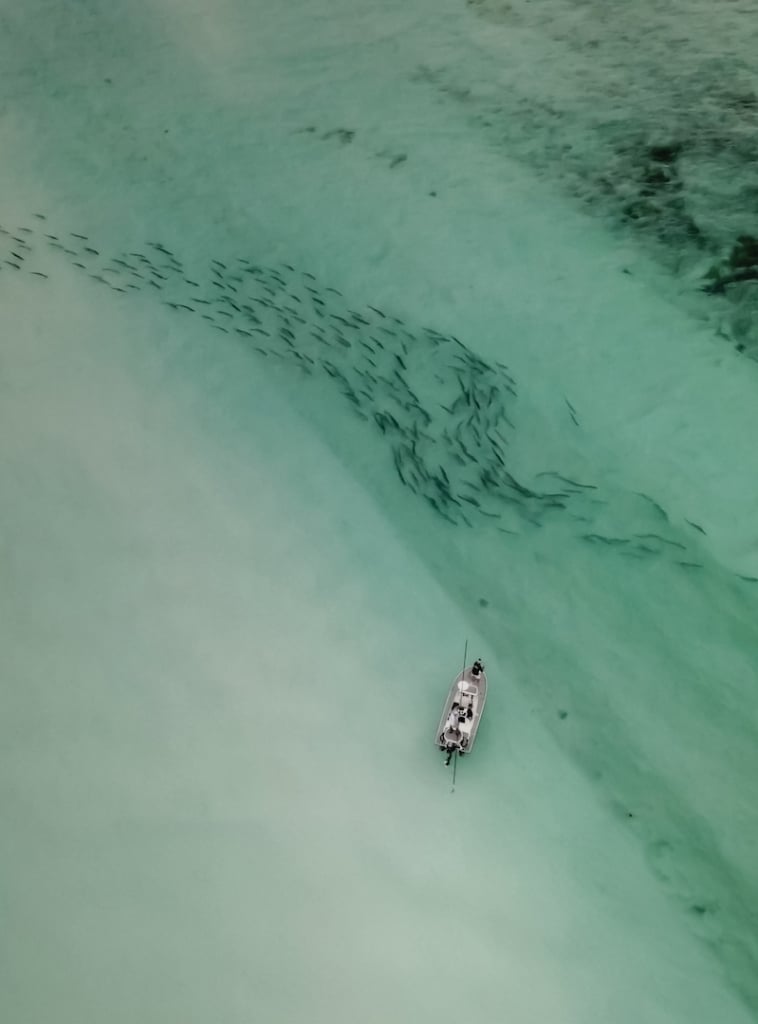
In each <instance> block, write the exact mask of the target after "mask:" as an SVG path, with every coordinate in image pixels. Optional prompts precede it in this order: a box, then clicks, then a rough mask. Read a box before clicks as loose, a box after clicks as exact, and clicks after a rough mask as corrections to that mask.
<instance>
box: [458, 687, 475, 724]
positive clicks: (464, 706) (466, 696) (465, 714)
mask: <svg viewBox="0 0 758 1024" xmlns="http://www.w3.org/2000/svg"><path fill="white" fill-rule="evenodd" d="M473 703H474V699H473V697H472V696H471V694H470V693H462V694H461V699H460V702H459V704H458V721H459V722H465V721H466V719H467V718H473V717H474V708H473Z"/></svg>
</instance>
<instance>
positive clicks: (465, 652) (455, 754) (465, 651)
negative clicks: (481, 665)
mask: <svg viewBox="0 0 758 1024" xmlns="http://www.w3.org/2000/svg"><path fill="white" fill-rule="evenodd" d="M467 655H468V637H466V643H465V645H464V647H463V668H462V669H461V678H463V675H464V673H465V671H466V657H467ZM459 750H460V747H456V748H455V750H454V751H453V785H452V786H451V787H450V792H451V793H454V792H455V770H456V768H457V767H458V751H459Z"/></svg>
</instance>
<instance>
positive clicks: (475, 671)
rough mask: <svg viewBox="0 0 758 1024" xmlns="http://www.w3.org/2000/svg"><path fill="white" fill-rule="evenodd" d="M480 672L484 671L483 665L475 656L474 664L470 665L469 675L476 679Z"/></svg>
mask: <svg viewBox="0 0 758 1024" xmlns="http://www.w3.org/2000/svg"><path fill="white" fill-rule="evenodd" d="M482 672H484V665H483V664H482V659H481V658H477V659H476V661H475V662H474V664H473V665H472V666H471V675H472V676H473V677H474V679H478V678H479V676H480V675H481V674H482Z"/></svg>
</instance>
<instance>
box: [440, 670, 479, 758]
mask: <svg viewBox="0 0 758 1024" xmlns="http://www.w3.org/2000/svg"><path fill="white" fill-rule="evenodd" d="M486 699H487V674H486V672H485V671H484V665H483V664H482V661H481V658H477V660H476V661H475V662H474V664H473V665H471V666H470V667H469V668H465V667H464V669H463V671H462V672H460V673H459V674H458V675H457V676H456V678H455V679H454V680H453V685H452V686H451V687H450V692H449V693H448V695H447V700H446V701H445V707H444V709H443V711H442V718H440V724H439V725H438V726H437V739H436V743H437V746H438V747H439V749H440V750H444V751H445V753H446V754H447V760H446V761H445V764H450V759H451V757H452V756H453V754H456V753H457V754H459V755H460V756H461V757H462V756H463V755H464V754H470V753H471V751H472V749H473V746H474V740H475V739H476V734H477V732H478V731H479V723H480V722H481V720H482V712H483V711H484V702H485V700H486Z"/></svg>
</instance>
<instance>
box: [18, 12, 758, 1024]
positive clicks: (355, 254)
mask: <svg viewBox="0 0 758 1024" xmlns="http://www.w3.org/2000/svg"><path fill="white" fill-rule="evenodd" d="M469 6H471V5H469ZM474 6H476V5H474ZM343 7H344V9H343V8H342V7H340V6H339V5H338V6H337V7H336V8H335V7H333V6H332V7H331V8H330V10H329V11H325V10H321V11H320V10H319V9H318V8H314V7H313V6H312V5H310V6H306V5H303V6H302V7H298V6H297V5H289V6H288V7H287V9H286V11H282V10H281V9H279V8H275V7H271V8H270V9H269V8H268V7H267V6H266V5H265V4H256V5H255V6H254V7H253V8H246V7H243V6H242V5H240V6H239V7H236V6H235V5H234V4H224V5H221V6H219V7H217V8H214V11H213V13H208V12H206V11H204V10H203V8H202V6H201V5H200V4H196V5H184V4H183V5H182V6H181V8H179V7H177V6H175V5H171V4H168V3H167V4H164V5H160V6H154V7H151V8H150V9H147V8H143V7H141V6H140V5H137V4H134V5H132V6H131V7H129V8H128V9H127V8H121V9H120V10H119V12H118V13H114V12H113V11H112V10H111V9H110V8H106V6H104V5H103V6H102V7H101V6H98V5H91V6H90V7H89V8H88V9H87V11H86V12H85V11H80V12H79V14H78V16H77V17H72V16H71V15H70V12H68V13H67V15H66V16H65V17H63V16H62V15H61V14H60V12H59V11H58V9H57V8H54V7H53V6H52V5H46V4H44V3H35V4H31V5H27V6H26V7H25V8H24V11H23V12H18V11H14V12H13V13H7V14H6V18H5V20H6V23H7V27H8V31H7V32H6V33H5V35H4V43H3V46H4V58H5V65H6V67H7V69H8V70H7V74H6V79H5V85H4V87H3V88H4V91H5V98H6V101H7V103H8V107H7V114H6V118H5V121H4V128H3V131H4V137H5V141H6V147H7V151H8V152H9V153H10V154H11V157H10V158H9V160H8V161H7V162H6V163H5V164H4V166H3V168H2V171H0V173H1V174H2V176H3V186H4V188H3V193H4V196H5V199H4V201H3V205H2V209H1V210H0V223H1V224H2V227H3V231H4V232H5V233H4V234H2V235H0V259H1V260H2V261H3V262H2V263H1V264H0V266H1V267H2V269H0V288H1V289H2V294H3V307H2V309H3V313H2V315H3V319H4V321H5V325H6V326H5V329H4V341H3V346H2V350H3V369H2V404H1V405H0V415H1V416H2V429H1V430H0V437H1V438H2V441H1V442H0V444H1V447H0V450H1V451H2V460H3V480H4V487H3V490H4V507H3V520H2V526H3V550H4V555H5V559H4V561H5V563H6V572H5V573H4V578H5V584H4V586H3V588H2V591H1V593H2V598H1V599H2V602H3V616H2V621H3V623H4V627H5V629H4V633H5V635H4V642H3V644H2V659H3V672H2V678H3V680H4V686H3V694H4V703H5V705H6V711H7V713H6V714H5V715H4V724H3V727H2V728H3V733H4V743H3V748H4V754H3V775H2V777H3V808H4V815H3V817H4V820H5V821H6V822H7V828H6V829H5V830H4V835H3V840H2V841H3V844H4V851H3V852H4V856H3V859H2V862H3V869H2V882H3V889H4V897H5V898H4V904H5V907H6V920H7V922H8V923H7V926H6V928H5V929H4V937H3V943H4V948H3V957H2V959H1V960H0V964H2V966H0V972H2V982H3V984H2V987H1V988H0V991H2V992H3V993H4V994H3V996H2V997H0V1000H1V1002H0V1005H2V1004H5V1005H4V1006H3V1010H4V1016H5V1017H7V1018H8V1019H9V1020H14V1021H21V1022H27V1021H28V1022H37V1021H46V1020H49V1019H52V1018H55V1019H56V1020H57V1021H58V1020H60V1021H67V1020H71V1021H74V1020H76V1021H77V1022H82V1021H87V1020H93V1021H94V1020H101V1019H103V1017H107V1018H108V1019H110V1020H115V1021H118V1020H124V1021H127V1020H128V1021H132V1020H134V1019H135V1018H137V1017H139V1018H140V1019H142V1020H145V1021H151V1020H155V1021H165V1020H166V1019H180V1018H181V1019H183V1020H189V1021H195V1020H196V1021H205V1020H208V1019H210V1018H211V1017H212V1018H214V1019H220V1020H232V1021H234V1020H240V1021H242V1020H249V1019H251V1017H252V1018H253V1019H256V1020H257V1019H260V1020H266V1021H282V1022H284V1021H287V1022H290V1021H300V1020H305V1019H306V1018H307V1019H308V1020H309V1021H314V1020H315V1021H319V1020H327V1019H329V1020H331V1021H333V1020H335V1019H337V1020H343V1019H344V1020H346V1021H347V1020H355V1019H361V1020H367V1021H374V1020H375V1021H384V1020H386V1019H387V1018H388V1017H389V1016H390V1015H391V1016H392V1017H393V1018H394V1019H396V1020H401V1021H405V1020H407V1021H414V1022H416V1021H422V1020H424V1019H426V1018H427V1017H428V1018H429V1019H432V1018H434V1019H436V1020H440V1019H442V1020H447V1019H450V1020H452V1019H456V1020H457V1019H459V1017H460V1012H461V1006H473V1007H474V1008H475V1011H476V1013H477V1015H478V1017H479V1019H482V1020H485V1021H489V1020H492V1021H496V1020H501V1019H503V1017H504V1016H505V1015H508V1014H511V1015H516V1016H517V1017H518V1018H519V1019H520V1020H525V1021H532V1020H533V1021H535V1022H536V1021H543V1020H545V1019H548V1018H550V1019H556V1020H562V1021H568V1022H571V1021H577V1022H579V1021H582V1022H587V1021H595V1020H597V1021H601V1020H602V1021H606V1020H608V1019H612V1020H613V1021H614V1022H622V1024H623V1022H625V1021H629V1022H631V1021H638V1020H640V1019H645V1020H646V1021H661V1022H663V1021H670V1020H687V1021H700V1020H702V1021H703V1022H705V1021H711V1020H713V1019H715V1018H718V1019H720V1020H725V1021H735V1022H736V1021H747V1020H749V1019H751V1012H754V1011H755V1007H756V1006H757V1005H758V992H757V991H756V989H755V980H754V979H755V977H756V971H755V967H756V961H757V960H758V947H757V943H758V928H757V922H756V917H755V911H754V907H755V906H756V905H757V904H756V895H757V893H756V889H757V888H758V878H757V877H756V869H755V864H756V863H758V860H757V859H756V835H757V834H758V823H757V822H756V814H755V810H754V807H753V802H752V800H751V792H750V782H751V780H752V778H753V777H755V772H756V769H758V763H756V753H755V750H756V744H755V739H756V732H757V731H758V705H757V704H756V700H755V684H754V672H753V659H754V656H755V652H756V641H757V639H758V638H757V637H756V630H755V626H754V619H755V616H754V606H755V601H756V593H758V591H756V589H755V587H756V583H755V581H754V578H753V577H755V576H758V563H757V562H756V557H755V550H756V549H755V540H756V538H755V526H754V524H755V522H756V517H755V511H756V504H757V503H758V501H757V499H758V494H757V493H756V485H755V482H754V480H755V475H754V474H752V473H751V472H750V468H751V467H752V463H753V459H754V456H753V454H752V438H753V437H754V436H755V431H756V426H758V424H756V422H755V420H756V412H755V403H754V394H755V389H756V387H757V386H758V382H757V381H756V380H755V376H756V375H755V369H754V364H752V363H750V362H747V361H745V360H744V359H742V358H740V357H739V356H737V355H736V354H735V353H734V352H733V350H731V349H730V348H728V347H727V346H726V344H725V343H724V341H723V340H722V339H718V338H716V337H715V336H714V335H712V334H710V333H709V332H708V330H707V328H706V327H704V326H703V325H702V323H698V322H696V321H695V320H692V319H687V318H686V316H685V314H684V313H683V312H682V310H681V308H679V309H677V308H676V305H675V302H674V301H673V298H672V300H671V301H669V300H668V299H667V297H666V279H665V278H664V276H663V271H660V274H659V279H658V280H657V281H656V282H655V287H652V286H651V284H650V282H649V279H650V277H651V275H652V266H653V265H652V264H651V263H650V257H649V255H643V254H642V252H643V250H642V249H636V248H635V245H636V244H637V243H635V241H634V240H633V239H631V238H626V239H622V238H621V237H620V236H618V235H615V236H614V235H610V234H609V233H608V229H607V224H605V223H602V222H600V221H594V222H593V221H592V220H590V219H589V218H588V217H587V216H586V214H583V213H582V212H581V211H578V210H576V209H575V208H573V207H572V206H571V202H570V200H569V199H568V198H567V197H566V195H564V194H562V193H561V192H560V190H559V184H560V180H561V179H560V175H559V173H558V171H559V169H560V168H559V166H558V165H557V164H556V170H555V174H554V175H553V177H552V182H551V181H550V180H547V181H546V180H541V181H539V182H536V181H535V180H534V178H533V177H531V176H530V172H529V162H528V161H525V162H522V163H521V164H519V163H516V162H508V161H507V160H505V159H504V158H503V156H502V154H501V153H499V152H497V151H496V150H493V148H492V147H491V146H490V145H489V143H488V137H487V134H486V132H485V133H483V132H481V131H480V130H479V128H478V127H477V123H476V121H475V119H474V120H471V119H468V120H467V119H466V118H464V119H460V118H459V117H458V116H457V115H456V116H453V115H452V114H451V109H450V105H449V103H448V101H447V99H444V98H443V100H442V101H441V99H440V94H439V90H436V91H435V90H431V91H430V90H429V89H427V88H425V87H422V83H423V81H424V76H423V75H421V76H420V75H419V72H418V69H419V67H421V66H425V67H426V66H429V65H430V64H431V63H433V64H434V65H435V66H436V67H437V68H438V69H439V68H443V69H444V68H445V67H447V68H449V69H452V68H453V67H454V68H455V71H456V74H457V75H460V69H461V66H462V55H464V54H468V55H469V57H470V74H471V79H472V81H474V80H476V81H477V82H479V83H480V84H481V82H482V81H483V80H485V79H486V76H487V75H488V74H489V73H490V71H489V70H488V69H491V66H492V65H491V52H490V54H489V56H488V58H487V60H484V59H483V58H482V60H481V61H480V62H479V63H478V64H477V63H475V60H474V58H475V55H476V47H475V46H474V45H473V44H472V42H471V33H472V32H473V33H474V35H475V36H477V38H479V40H480V41H481V35H477V34H478V33H480V29H474V28H473V26H474V25H480V24H481V17H480V15H481V14H482V11H472V10H462V9H459V8H457V7H456V6H454V5H449V7H446V8H445V9H444V11H442V12H440V10H439V7H438V6H437V7H436V8H435V10H434V11H433V12H432V10H431V7H429V8H428V9H427V7H426V6H425V5H424V4H417V5H414V7H413V9H412V10H409V9H408V8H407V7H404V6H402V5H398V6H397V7H396V8H392V7H387V6H385V7H384V8H383V9H382V10H381V11H380V12H377V11H372V10H370V9H369V8H366V9H365V10H364V9H362V8H361V9H357V8H355V6H354V5H352V6H350V7H348V5H343ZM479 7H482V5H479ZM489 13H490V15H491V14H492V11H491V10H490V12H489ZM683 16H684V15H683ZM474 19H479V20H478V21H477V20H474ZM548 35H549V33H548ZM540 38H542V37H540V35H539V33H537V34H536V35H535V36H533V38H532V39H531V42H530V46H532V47H536V48H537V49H539V46H540V45H541V44H540ZM545 38H547V37H545ZM496 39H497V37H488V43H487V47H488V49H489V50H490V51H491V48H492V46H493V45H494V43H493V40H495V41H496ZM544 45H545V47H547V45H548V44H547V42H545V43H544ZM467 48H468V49H467ZM545 52H548V51H547V49H546V51H545ZM427 78H428V76H427ZM493 81H494V79H493ZM525 88H526V85H525ZM444 92H445V90H443V93H444ZM448 93H449V90H448ZM453 99H454V100H455V101H456V102H463V103H464V105H465V97H462V96H458V95H453ZM512 123H514V122H512ZM538 142H539V136H537V137H536V140H535V145H537V144H538ZM546 152H547V150H546ZM511 155H512V156H513V155H516V156H518V155H519V154H518V153H514V154H511ZM522 160H524V158H523V156H522ZM548 166H549V165H548ZM548 177H549V176H548ZM630 265H631V266H633V267H634V268H635V273H631V274H630V273H624V270H627V271H628V270H629V269H630ZM638 268H641V269H640V270H639V273H637V272H636V271H637V269H638ZM669 291H670V292H671V294H672V296H673V295H674V291H675V288H674V285H673V284H672V283H671V282H669ZM465 638H468V642H469V650H470V651H471V652H475V653H477V654H479V653H481V654H483V656H484V657H485V660H486V662H487V665H488V674H489V678H490V696H489V698H488V707H487V715H486V720H485V722H484V723H483V726H482V730H481V732H480V736H479V739H478V741H477V749H476V751H475V753H474V755H472V757H471V759H470V760H466V761H464V762H463V763H462V764H461V765H460V766H459V770H458V776H457V780H456V787H455V792H454V793H451V792H450V781H451V780H450V776H449V774H448V773H445V771H444V769H443V768H442V767H441V765H440V763H438V762H439V759H438V758H437V757H436V756H435V751H434V747H433V745H432V741H433V734H432V730H433V729H434V726H435V724H436V721H437V718H438V716H439V710H440V706H441V703H442V702H443V700H444V697H445V695H446V692H447V688H448V685H449V682H450V679H451V678H452V676H453V675H454V674H455V672H456V671H457V670H458V668H459V661H460V658H461V655H462V653H463V651H462V649H463V641H464V639H465ZM471 993H473V995H471ZM472 1000H473V1002H472ZM746 1007H747V1008H746Z"/></svg>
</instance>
